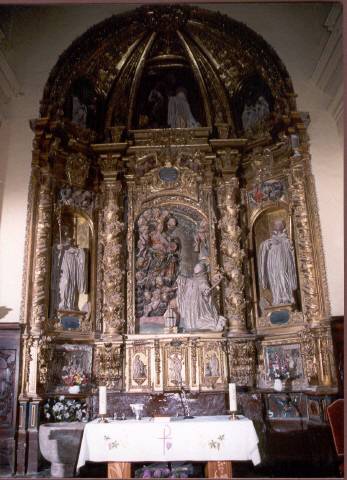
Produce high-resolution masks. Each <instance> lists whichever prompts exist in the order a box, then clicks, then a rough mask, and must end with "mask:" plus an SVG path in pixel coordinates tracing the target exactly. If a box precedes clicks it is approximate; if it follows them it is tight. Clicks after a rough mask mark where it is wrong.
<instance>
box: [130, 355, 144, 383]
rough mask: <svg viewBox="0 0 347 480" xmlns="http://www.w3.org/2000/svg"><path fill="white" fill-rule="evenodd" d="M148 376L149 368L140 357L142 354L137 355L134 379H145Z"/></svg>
mask: <svg viewBox="0 0 347 480" xmlns="http://www.w3.org/2000/svg"><path fill="white" fill-rule="evenodd" d="M144 378H147V368H146V365H145V364H144V363H143V361H142V360H141V358H140V355H135V358H134V366H133V379H134V380H136V379H144Z"/></svg>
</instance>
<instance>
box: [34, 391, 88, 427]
mask: <svg viewBox="0 0 347 480" xmlns="http://www.w3.org/2000/svg"><path fill="white" fill-rule="evenodd" d="M43 413H44V416H45V419H46V420H47V421H48V422H82V421H83V420H87V404H86V402H85V401H83V400H75V399H70V398H65V397H64V396H63V395H61V396H60V397H59V398H58V399H56V398H49V399H48V400H47V401H46V403H45V404H44V406H43Z"/></svg>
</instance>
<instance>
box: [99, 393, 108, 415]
mask: <svg viewBox="0 0 347 480" xmlns="http://www.w3.org/2000/svg"><path fill="white" fill-rule="evenodd" d="M106 411H107V394H106V387H99V415H106Z"/></svg>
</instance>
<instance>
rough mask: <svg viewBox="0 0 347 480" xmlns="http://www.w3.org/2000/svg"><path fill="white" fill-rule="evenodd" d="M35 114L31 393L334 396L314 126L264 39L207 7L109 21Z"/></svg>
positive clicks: (26, 341) (36, 399)
mask: <svg viewBox="0 0 347 480" xmlns="http://www.w3.org/2000/svg"><path fill="white" fill-rule="evenodd" d="M96 32H97V33H98V34H97V35H96ZM114 32H116V34H115V33H114ZM114 35H116V38H117V42H115V41H114ZM86 39H87V40H88V42H86ZM96 51H98V52H103V53H102V54H100V55H96V54H95V52H96ZM86 65H88V68H86ZM32 129H33V132H34V141H33V160H32V176H31V196H30V202H29V221H28V230H27V242H26V251H27V261H26V272H25V277H26V287H25V290H24V300H23V304H24V308H23V319H22V320H23V323H24V324H25V330H24V334H23V335H22V359H21V369H22V382H21V393H20V397H19V402H20V404H21V405H22V406H26V405H27V404H28V405H29V411H31V410H32V409H33V408H34V407H35V408H36V407H37V408H38V409H40V405H41V406H42V404H43V403H44V402H45V401H46V400H47V399H49V398H55V396H57V395H59V394H61V393H65V394H67V395H72V396H73V397H72V398H81V399H83V400H84V399H87V400H88V401H89V403H90V405H91V406H92V405H94V406H95V402H96V395H97V387H98V386H101V385H106V386H107V388H108V395H109V398H110V403H109V405H112V407H110V408H112V409H117V402H116V400H115V399H120V398H121V397H122V396H123V397H124V398H130V397H131V396H132V395H138V396H141V398H143V399H147V404H148V405H147V406H148V409H149V412H148V413H153V412H151V408H152V407H151V405H153V398H154V396H157V398H159V397H160V398H162V399H165V398H170V399H172V395H173V394H176V396H177V395H178V393H179V392H182V389H183V390H184V391H185V392H187V395H188V397H189V395H191V398H198V399H199V400H198V402H197V403H196V404H197V405H199V406H198V409H201V408H205V407H206V413H209V411H210V410H209V406H208V405H211V409H212V410H211V411H213V412H215V408H217V407H216V405H219V406H220V405H225V404H224V397H225V392H227V387H228V382H235V383H236V384H237V386H238V392H239V395H241V396H242V398H243V399H245V398H246V397H247V395H249V396H251V395H256V396H257V398H258V400H259V401H261V398H262V395H263V394H264V395H265V394H266V392H268V391H269V390H270V391H271V392H272V393H273V387H274V384H275V381H276V380H277V384H278V380H280V382H281V387H282V388H283V389H284V391H285V392H288V394H292V393H293V392H298V391H299V392H301V393H303V398H304V400H302V402H303V405H305V398H306V397H305V392H306V393H307V392H311V393H312V392H313V393H314V394H318V393H320V394H323V395H333V394H334V392H336V374H335V365H334V359H333V355H332V347H331V333H330V312H329V299H328V294H327V284H326V275H325V266H324V255H323V250H322V243H321V235H320V227H319V218H318V210H317V202H316V196H315V191H314V181H313V177H312V173H311V167H310V155H309V139H308V136H307V131H306V127H305V125H304V122H303V119H302V117H301V114H300V113H299V112H298V111H297V108H296V103H295V93H294V91H293V88H292V85H291V81H290V77H289V75H288V73H287V71H286V69H285V67H284V66H283V64H282V63H281V61H280V59H279V58H278V57H277V55H276V54H275V52H274V51H273V50H272V48H271V47H270V46H269V45H267V44H266V43H265V42H264V40H263V39H261V38H260V37H258V36H257V35H256V34H255V33H254V32H252V31H251V30H249V29H248V28H247V27H246V26H244V25H242V24H239V23H237V22H234V21H233V20H231V19H227V18H226V17H225V18H224V17H222V16H220V15H219V14H214V13H211V12H207V11H204V10H201V9H199V8H196V7H178V6H177V7H173V6H168V7H155V8H153V9H150V8H149V7H141V8H140V9H137V10H135V11H133V12H130V13H127V14H125V15H122V16H115V17H112V18H110V19H108V20H106V21H105V22H103V23H102V24H101V25H97V26H95V27H93V28H92V29H91V30H90V31H88V32H86V33H85V34H84V35H83V36H82V37H80V39H77V40H76V42H75V43H74V44H73V45H72V46H71V47H69V48H68V49H67V50H66V51H65V52H64V53H63V55H62V56H61V57H60V59H59V61H58V63H57V65H56V66H55V68H54V69H53V71H52V74H51V76H50V78H49V79H48V82H47V85H46V88H45V91H44V95H43V99H42V104H41V112H40V118H38V119H37V120H34V121H33V122H32ZM52 364H53V365H54V368H51V365H52ZM73 387H77V388H73ZM170 395H171V396H170ZM204 395H206V397H204ZM214 396H215V397H214ZM212 397H214V398H218V400H209V401H207V400H206V403H204V402H205V400H203V399H204V398H205V399H207V398H210V399H212ZM124 398H123V400H119V402H120V403H122V402H123V403H122V405H123V404H124ZM240 398H241V397H240ZM300 398H301V397H300ZM112 399H113V400H112ZM117 401H118V400H117ZM163 401H164V400H163ZM168 401H169V400H168ZM317 401H318V400H317ZM144 402H145V403H146V400H144ZM170 402H171V400H170V401H169V403H170ZM154 403H155V402H154ZM192 403H194V402H193V400H192ZM243 403H244V404H245V405H246V404H248V403H247V400H243ZM170 405H171V403H170ZM204 405H205V407H204ZM171 406H172V405H171ZM122 408H123V407H122ZM158 408H159V407H158V405H157V404H156V409H158ZM170 408H171V407H170ZM218 408H219V407H218ZM221 408H222V409H225V406H224V407H221ZM303 408H304V407H303ZM30 409H31V410H30ZM163 410H165V407H163V406H162V411H163ZM26 411H27V410H26V408H22V409H21V412H22V413H21V415H25V412H26ZM199 411H200V410H199ZM90 413H91V414H93V413H95V409H94V410H93V408H91V411H90ZM109 413H110V414H111V413H113V412H111V411H110V412H109ZM220 413H224V411H223V412H220ZM303 415H304V416H305V418H308V415H309V414H308V411H307V409H306V410H305V412H303ZM35 418H36V420H35V422H34V426H33V427H32V428H33V431H36V433H37V428H38V425H39V416H38V415H37V416H36V417H35ZM20 425H21V427H20V428H21V429H20V432H19V445H21V446H22V447H23V445H24V443H25V435H26V430H25V428H26V427H25V421H23V422H20ZM21 442H22V443H21ZM23 448H24V447H23Z"/></svg>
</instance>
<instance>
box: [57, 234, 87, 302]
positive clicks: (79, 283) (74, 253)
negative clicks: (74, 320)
mask: <svg viewBox="0 0 347 480" xmlns="http://www.w3.org/2000/svg"><path fill="white" fill-rule="evenodd" d="M87 281H88V256H87V253H86V251H85V249H83V248H79V247H78V246H76V245H75V244H74V241H73V239H72V238H71V236H70V233H69V228H68V227H67V226H64V225H63V226H62V228H61V241H60V242H59V243H57V244H55V245H54V246H53V252H52V283H51V289H52V302H53V311H55V310H56V309H58V310H68V311H78V310H79V308H78V297H79V294H81V293H87V291H88V290H87V288H88V287H87Z"/></svg>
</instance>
